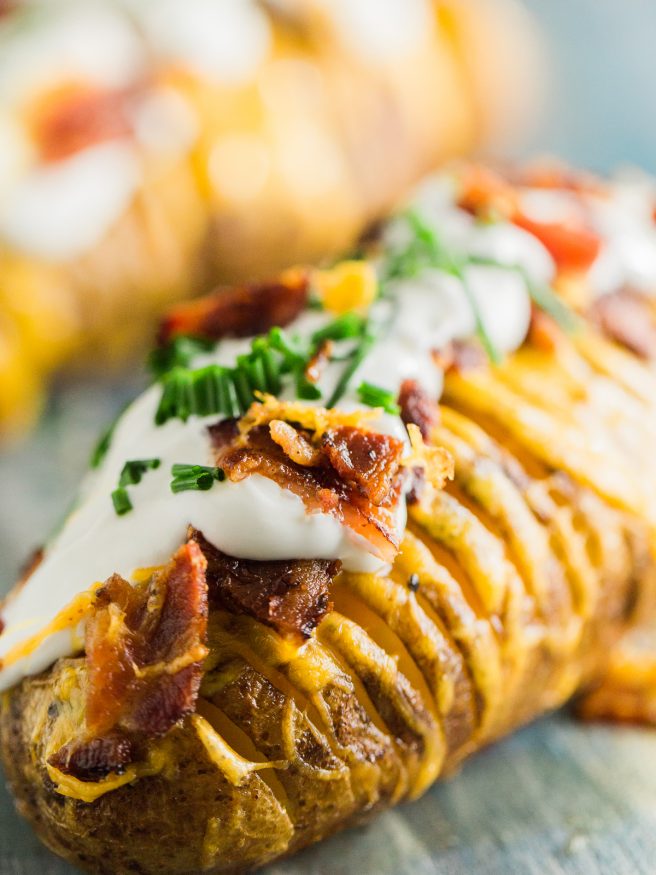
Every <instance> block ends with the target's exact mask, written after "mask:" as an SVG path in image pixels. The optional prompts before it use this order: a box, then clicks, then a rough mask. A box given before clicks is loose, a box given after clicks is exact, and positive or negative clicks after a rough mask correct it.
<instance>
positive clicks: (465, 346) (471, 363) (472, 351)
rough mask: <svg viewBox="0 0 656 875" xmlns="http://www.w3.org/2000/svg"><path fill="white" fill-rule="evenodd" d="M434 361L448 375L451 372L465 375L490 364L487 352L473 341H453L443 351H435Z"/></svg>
mask: <svg viewBox="0 0 656 875" xmlns="http://www.w3.org/2000/svg"><path fill="white" fill-rule="evenodd" d="M433 360H434V362H435V364H436V365H437V367H438V368H441V369H442V370H443V371H444V372H445V373H447V374H448V373H449V371H456V372H457V373H465V372H466V371H472V370H475V369H476V368H486V367H487V366H488V364H489V359H488V357H487V356H486V354H485V350H484V349H483V348H482V346H481V345H480V343H477V342H476V341H473V340H452V341H450V343H448V344H447V345H446V346H444V347H442V349H436V350H434V352H433Z"/></svg>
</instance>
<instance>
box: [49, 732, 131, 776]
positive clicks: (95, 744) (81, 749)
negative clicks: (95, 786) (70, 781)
mask: <svg viewBox="0 0 656 875" xmlns="http://www.w3.org/2000/svg"><path fill="white" fill-rule="evenodd" d="M134 758H135V745H134V742H133V741H132V740H131V739H129V738H128V737H127V736H125V735H123V734H122V733H120V732H114V733H112V734H111V735H108V736H106V737H104V738H103V737H101V738H92V739H91V740H89V741H87V742H85V743H83V744H79V743H76V742H72V743H69V744H66V745H64V747H62V748H61V749H60V750H58V751H57V753H56V754H54V755H53V756H51V757H50V759H49V761H48V762H49V763H50V765H51V766H54V767H55V768H56V769H59V771H60V772H63V774H64V775H72V776H73V777H75V778H77V779H78V781H101V780H102V779H103V778H106V777H107V775H109V774H112V773H113V774H115V775H122V774H124V772H125V770H126V768H127V767H128V766H129V765H130V763H131V762H133V761H134Z"/></svg>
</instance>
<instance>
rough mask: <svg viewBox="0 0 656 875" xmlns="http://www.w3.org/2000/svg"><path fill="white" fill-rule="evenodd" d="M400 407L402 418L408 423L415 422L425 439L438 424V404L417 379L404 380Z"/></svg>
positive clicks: (400, 394) (400, 395) (400, 393)
mask: <svg viewBox="0 0 656 875" xmlns="http://www.w3.org/2000/svg"><path fill="white" fill-rule="evenodd" d="M399 407H400V408H401V419H402V420H403V422H404V423H405V424H406V425H408V424H409V423H411V422H413V423H414V424H415V425H416V426H417V427H418V428H419V431H420V432H421V436H422V437H423V439H424V440H425V441H427V440H428V439H429V438H430V433H431V431H432V429H433V428H434V426H436V425H437V419H438V409H437V404H436V403H435V402H434V401H432V400H431V399H430V398H429V397H428V394H427V393H426V392H425V390H424V389H423V387H422V386H421V384H420V383H418V382H417V380H404V381H403V382H402V383H401V390H400V392H399Z"/></svg>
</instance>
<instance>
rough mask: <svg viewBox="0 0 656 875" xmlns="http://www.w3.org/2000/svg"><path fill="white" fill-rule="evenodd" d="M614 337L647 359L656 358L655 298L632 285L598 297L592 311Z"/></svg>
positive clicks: (609, 334)
mask: <svg viewBox="0 0 656 875" xmlns="http://www.w3.org/2000/svg"><path fill="white" fill-rule="evenodd" d="M588 316H589V317H590V319H591V320H592V322H593V323H594V324H595V325H597V327H598V328H600V330H601V331H602V332H603V333H604V334H605V335H606V336H607V337H609V338H610V339H611V340H614V341H615V342H616V343H619V344H620V345H621V346H624V347H626V348H627V349H630V350H631V352H634V353H635V354H636V355H637V356H639V357H640V358H642V359H646V360H648V361H649V360H653V359H656V314H655V313H654V309H653V305H652V302H651V300H650V299H649V298H648V297H647V296H646V295H644V294H642V293H641V292H639V291H637V290H636V289H632V288H628V287H626V288H623V289H619V290H618V291H616V292H610V293H609V294H607V295H602V296H601V297H599V298H597V300H596V301H595V302H594V304H593V305H592V307H590V309H589V311H588Z"/></svg>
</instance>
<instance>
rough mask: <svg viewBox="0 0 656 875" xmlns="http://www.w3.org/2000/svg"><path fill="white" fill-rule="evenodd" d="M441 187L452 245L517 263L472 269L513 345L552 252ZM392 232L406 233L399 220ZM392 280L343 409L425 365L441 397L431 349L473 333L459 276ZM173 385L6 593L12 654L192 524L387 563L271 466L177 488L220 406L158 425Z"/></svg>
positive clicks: (310, 552)
mask: <svg viewBox="0 0 656 875" xmlns="http://www.w3.org/2000/svg"><path fill="white" fill-rule="evenodd" d="M429 189H430V186H429V187H428V188H427V189H425V190H423V191H422V192H420V194H419V196H418V198H417V201H416V204H415V206H416V208H417V209H418V210H419V211H420V212H421V213H422V215H423V217H424V220H425V221H426V222H427V223H429V224H431V225H432V226H434V227H435V229H436V231H437V232H439V233H440V234H441V236H442V238H443V239H445V240H447V239H448V240H449V245H453V246H454V247H457V248H458V250H459V251H460V252H462V253H467V252H474V251H475V252H477V253H478V254H485V255H486V257H490V258H493V259H496V260H497V261H498V262H500V263H502V264H503V262H505V261H507V262H508V263H509V264H510V265H511V267H509V268H508V269H506V268H504V267H503V266H493V267H489V266H471V267H469V268H467V281H468V284H469V287H470V290H471V292H472V294H473V295H474V297H475V299H476V301H477V304H478V308H479V310H480V314H481V318H482V319H483V321H484V324H485V326H486V329H487V333H488V334H489V336H490V338H491V340H492V342H493V343H494V344H495V345H496V346H497V347H498V349H499V350H501V351H503V352H511V351H512V350H514V349H516V348H517V347H518V346H519V345H520V344H521V343H522V342H523V340H524V338H525V336H526V332H527V330H528V325H529V315H530V301H529V296H528V293H527V290H526V288H525V286H524V281H523V279H522V276H521V274H520V273H519V272H518V271H517V270H516V269H515V265H516V264H518V263H521V264H522V265H524V266H525V268H526V270H527V271H528V272H529V273H532V274H533V275H534V276H535V278H536V279H545V278H547V277H549V276H551V273H552V271H553V265H552V263H551V260H550V258H549V256H548V254H546V252H545V251H544V250H543V249H542V247H541V245H540V244H539V243H537V241H535V240H534V239H533V238H531V237H530V236H529V235H527V234H525V233H524V232H523V231H520V230H519V229H517V228H515V227H514V226H511V225H499V226H495V227H492V226H480V225H478V224H476V223H475V222H473V221H470V217H468V216H466V214H462V213H461V211H459V210H457V209H456V208H455V207H454V205H453V202H452V200H451V199H450V198H449V197H446V198H442V201H441V202H439V204H438V203H437V202H438V201H439V200H440V199H439V197H437V198H435V197H433V198H431V197H429V196H427V193H426V191H427V190H429ZM427 203H428V206H427ZM389 233H390V235H393V234H398V233H400V232H399V230H398V227H397V228H396V230H395V229H394V223H392V225H391V228H390V231H389ZM389 292H390V300H385V301H382V302H380V303H379V304H377V305H375V307H376V308H377V311H376V315H377V316H378V317H381V318H382V319H383V320H384V317H386V316H389V317H390V318H389V326H390V327H389V331H388V332H387V334H386V335H385V336H384V338H383V339H382V340H381V341H380V342H379V343H377V344H376V346H375V347H374V348H373V350H372V352H371V353H370V355H369V356H368V357H367V358H366V359H365V361H364V362H363V364H362V365H361V367H360V369H359V371H358V372H357V373H356V374H355V375H354V377H353V379H352V381H351V388H350V390H349V392H348V393H347V394H346V395H345V397H344V398H343V399H342V400H341V402H340V404H339V406H340V407H344V408H347V409H348V408H352V407H354V406H357V405H358V401H357V395H356V392H355V387H357V386H358V385H359V383H360V382H361V381H362V380H368V381H369V382H372V383H374V384H375V385H378V386H381V387H382V388H384V389H388V390H391V391H393V392H397V391H398V389H399V387H400V384H401V382H402V381H403V379H405V378H408V377H412V378H415V379H417V380H419V382H420V383H421V384H422V385H423V386H424V388H425V389H426V390H427V391H428V392H429V393H430V395H431V396H433V397H435V398H438V397H439V395H440V393H441V387H442V380H443V375H442V373H441V372H440V371H439V370H438V368H437V367H436V366H435V364H434V361H433V358H432V351H433V350H434V349H435V348H438V347H440V346H441V345H443V344H445V343H447V342H449V341H450V340H452V339H456V338H466V337H469V336H471V335H472V333H473V331H474V314H473V312H472V309H471V306H470V304H469V302H468V298H467V296H466V294H465V292H464V290H463V288H462V286H461V283H460V281H459V280H458V279H457V278H455V277H453V276H451V275H447V274H445V273H442V272H441V271H438V270H431V271H426V272H425V273H424V274H423V275H421V276H420V277H419V278H417V279H413V280H404V281H398V282H396V283H395V284H394V285H393V286H392V287H391V288H390V289H389ZM331 318H332V317H331V316H329V315H327V314H325V313H321V312H316V311H308V312H306V313H304V314H303V315H302V316H301V317H300V318H299V319H298V320H297V321H296V322H295V323H294V324H293V325H291V326H289V327H288V329H287V331H288V332H289V333H290V334H291V335H294V334H298V335H301V336H303V337H307V336H309V335H310V334H311V333H312V332H313V331H315V330H316V329H317V328H318V327H320V325H322V324H323V323H325V322H326V321H329V320H330V319H331ZM249 346H250V342H249V341H248V340H235V341H224V342H221V343H220V344H219V345H218V347H217V349H216V352H214V353H211V354H208V355H204V356H202V357H199V359H198V360H197V361H196V362H194V364H195V365H198V366H200V365H202V364H204V363H206V362H207V361H216V362H217V363H220V364H230V365H231V364H233V363H234V361H235V357H236V355H238V354H239V353H241V352H245V351H246V350H248V349H249ZM343 367H344V365H343V363H342V364H340V363H332V364H331V365H330V366H329V367H328V368H327V369H326V372H325V373H324V375H323V376H322V379H321V383H320V385H321V388H322V392H323V397H324V399H325V398H327V397H328V396H329V395H330V392H331V391H332V388H333V387H334V385H335V383H336V381H337V379H338V378H339V376H340V374H341V372H342V368H343ZM160 392H161V388H160V387H159V386H158V385H155V386H152V387H151V388H150V389H148V390H147V391H146V392H145V393H144V394H143V395H142V396H141V397H140V398H139V399H137V401H135V402H134V404H132V406H131V407H130V408H128V410H127V411H126V412H125V413H124V414H123V416H122V418H121V420H120V422H119V424H118V426H117V428H116V430H115V433H114V435H113V438H112V442H111V445H110V449H109V452H108V454H107V456H106V457H105V459H104V461H103V463H102V465H101V467H100V468H99V469H98V470H97V471H94V472H92V473H91V474H90V475H89V476H88V477H87V479H86V481H85V482H84V484H83V486H82V489H81V493H80V499H79V502H78V506H77V509H76V510H75V511H74V512H73V513H72V514H71V516H70V517H69V519H68V520H67V521H66V523H65V525H64V527H63V528H62V530H61V531H60V533H59V535H58V536H57V537H56V538H55V539H54V541H53V542H52V543H51V544H50V546H49V547H48V549H47V551H46V555H45V558H44V560H43V562H42V564H41V565H40V566H39V568H37V570H36V571H35V572H34V574H33V575H32V576H31V577H30V578H29V580H28V581H27V582H26V584H25V585H24V587H22V588H21V589H20V590H18V591H17V592H15V593H14V594H13V595H12V596H11V597H10V598H9V600H8V601H7V603H6V605H5V607H4V609H3V611H2V617H3V620H4V621H5V624H6V628H5V631H4V633H3V634H2V635H1V636H0V659H2V657H4V656H6V655H7V653H8V652H9V651H10V650H11V649H12V648H13V647H15V646H17V645H19V644H21V643H23V642H25V641H26V640H27V639H28V638H29V637H30V636H33V635H34V634H36V633H38V632H39V631H40V630H42V629H43V628H44V626H45V625H46V624H47V623H48V622H50V621H52V619H53V618H54V617H55V616H56V615H57V614H58V612H59V611H61V610H62V609H63V608H64V607H65V606H66V605H67V604H69V603H70V602H71V600H72V599H73V598H74V597H75V596H76V595H77V594H79V593H80V592H83V591H85V590H87V589H88V588H89V587H90V586H91V585H93V584H94V583H95V582H97V581H102V580H104V579H106V578H107V577H108V576H110V575H111V574H112V573H114V572H118V573H120V574H122V575H123V576H124V577H126V578H130V577H131V576H132V575H133V573H134V571H135V570H136V569H137V568H139V567H150V566H153V565H158V564H161V563H164V562H165V561H167V559H168V558H169V557H170V555H171V553H172V552H173V551H174V550H175V549H176V547H177V546H178V545H179V544H180V543H182V541H183V540H184V537H185V532H186V528H187V526H188V525H189V524H192V525H194V526H195V527H196V528H198V529H200V530H201V531H203V532H204V534H205V536H206V537H207V538H208V539H209V540H210V541H211V542H213V543H214V544H216V546H217V547H219V548H220V549H222V550H224V551H225V552H227V553H229V554H232V555H236V556H240V557H243V558H252V559H283V558H287V559H289V558H326V559H339V560H341V561H342V562H343V564H344V567H345V568H347V569H351V570H359V571H362V570H367V571H379V570H381V569H382V568H384V562H383V560H382V559H381V558H380V557H379V556H377V555H376V553H375V551H374V548H373V546H372V544H371V543H369V542H368V541H366V540H365V539H364V538H362V537H358V536H356V535H354V533H353V532H352V531H351V530H350V529H348V528H347V527H345V526H344V525H342V523H341V522H340V521H338V520H337V519H336V518H334V517H332V516H329V515H326V514H321V513H308V512H307V511H306V509H305V506H304V504H303V502H302V501H301V499H300V498H297V497H295V496H294V495H292V494H290V493H289V492H288V491H286V490H284V489H282V488H281V487H279V486H278V485H276V484H275V483H273V482H272V481H269V480H267V479H265V478H263V477H261V476H257V475H256V476H251V477H248V478H246V479H245V480H243V481H241V482H240V483H231V482H228V481H226V482H222V483H216V484H215V485H214V486H213V487H212V489H211V490H209V491H207V492H183V493H179V494H177V495H174V494H173V493H172V492H171V490H170V481H171V466H172V465H173V464H174V463H188V464H200V465H211V464H212V463H213V460H212V452H211V446H210V440H209V436H208V433H207V429H206V426H207V425H208V424H209V423H211V422H216V420H217V418H218V417H217V416H210V417H207V418H206V419H199V418H197V417H190V419H189V420H188V421H187V422H182V421H181V420H177V419H173V420H169V421H168V422H166V423H165V424H164V425H163V426H159V427H158V426H156V425H155V424H154V414H155V410H156V407H157V404H158V401H159V397H160ZM371 427H373V428H376V429H378V430H380V431H383V432H391V433H392V434H394V435H396V436H399V437H405V429H404V426H403V424H402V422H401V420H400V418H398V417H396V416H390V415H388V414H386V415H385V416H384V417H383V418H382V419H381V420H380V421H376V422H375V423H374V424H373V425H372V426H371ZM142 458H159V459H161V465H160V467H159V468H158V469H157V470H153V471H147V472H146V473H145V474H144V476H143V479H142V481H141V483H140V484H138V485H136V486H133V487H129V488H128V489H129V494H130V498H131V501H132V504H133V510H132V511H131V512H130V513H128V514H126V515H125V516H117V515H116V514H115V512H114V509H113V506H112V502H111V499H110V495H111V492H112V490H113V489H114V488H115V487H116V485H117V483H118V478H119V475H120V472H121V469H122V467H123V465H124V463H125V462H126V461H128V460H132V459H142ZM405 522H406V509H405V502H404V501H401V502H400V503H399V507H398V512H397V519H396V524H397V529H398V533H399V535H401V534H402V532H403V529H404V528H405ZM77 632H78V633H79V630H77ZM78 637H79V636H78ZM73 650H74V641H73V639H72V638H71V635H70V633H69V634H64V633H58V634H56V635H52V636H50V637H48V638H46V639H45V641H44V642H43V643H42V644H41V645H40V646H39V647H38V648H37V649H36V650H34V651H33V652H32V653H31V654H30V655H29V656H26V657H24V658H21V659H18V660H16V661H14V662H12V663H11V664H10V665H7V666H6V667H5V668H4V670H3V671H2V672H0V689H4V688H7V687H8V686H11V685H12V684H14V683H16V682H17V681H18V680H20V678H21V677H23V676H25V675H27V674H32V673H34V672H37V671H40V670H42V669H44V668H46V667H47V666H48V665H50V664H51V663H52V662H53V661H54V660H55V659H56V658H58V657H60V656H65V655H68V654H70V653H72V652H73Z"/></svg>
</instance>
